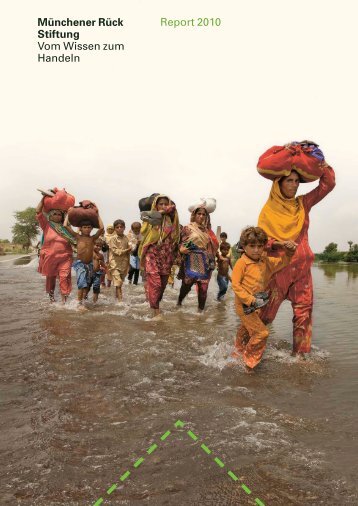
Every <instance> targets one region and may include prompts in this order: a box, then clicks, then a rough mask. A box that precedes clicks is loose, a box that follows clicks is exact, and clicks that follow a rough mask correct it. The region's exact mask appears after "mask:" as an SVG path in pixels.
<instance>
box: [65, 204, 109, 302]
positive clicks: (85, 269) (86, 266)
mask: <svg viewBox="0 0 358 506" xmlns="http://www.w3.org/2000/svg"><path fill="white" fill-rule="evenodd" d="M98 222H99V229H98V230H97V232H96V233H95V234H94V235H91V232H92V230H93V225H92V223H91V222H90V221H87V220H83V221H82V222H81V226H80V227H79V233H78V232H75V231H74V230H73V229H72V227H71V226H70V224H69V221H68V214H67V216H66V218H65V222H64V224H63V225H64V227H66V229H67V230H68V231H69V232H70V234H72V235H73V236H74V237H75V238H76V241H77V259H76V260H75V261H74V262H73V264H72V267H73V268H74V269H75V271H76V278H77V288H78V292H77V300H78V307H79V309H85V307H84V306H83V299H84V298H85V297H86V296H87V294H88V291H89V289H90V287H91V285H92V283H93V272H94V271H93V251H94V244H95V241H96V240H97V239H98V238H99V237H100V236H101V235H102V234H103V232H104V226H103V222H102V220H101V218H100V217H98Z"/></svg>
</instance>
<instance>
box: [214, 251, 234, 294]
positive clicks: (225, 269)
mask: <svg viewBox="0 0 358 506" xmlns="http://www.w3.org/2000/svg"><path fill="white" fill-rule="evenodd" d="M230 248H231V246H230V244H229V243H228V242H222V243H221V244H220V246H219V252H220V256H219V258H218V275H217V279H216V280H217V283H218V285H219V293H218V295H217V300H218V301H222V300H223V298H224V296H225V294H226V292H227V289H228V286H229V281H231V278H230V276H229V269H232V264H231V259H230V256H229V255H230Z"/></svg>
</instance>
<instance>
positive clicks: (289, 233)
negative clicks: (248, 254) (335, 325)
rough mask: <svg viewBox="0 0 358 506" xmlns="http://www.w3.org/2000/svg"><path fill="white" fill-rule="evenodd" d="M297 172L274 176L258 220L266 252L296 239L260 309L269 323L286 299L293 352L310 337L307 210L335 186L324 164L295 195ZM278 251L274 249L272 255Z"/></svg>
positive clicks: (303, 349) (306, 344)
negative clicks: (313, 181)
mask: <svg viewBox="0 0 358 506" xmlns="http://www.w3.org/2000/svg"><path fill="white" fill-rule="evenodd" d="M299 184H300V176H299V174H298V173H297V172H296V171H294V170H293V171H292V172H291V174H289V175H288V176H286V177H281V178H277V179H275V180H274V182H273V184H272V188H271V193H270V196H269V199H268V201H267V202H266V204H265V206H264V207H263V209H262V211H261V213H260V216H259V221H258V226H259V227H261V228H262V229H263V230H264V231H265V232H266V233H267V235H268V237H269V242H268V254H269V255H275V250H276V249H277V248H278V249H281V248H282V246H286V247H287V245H288V243H290V242H294V243H297V249H296V252H295V254H294V256H293V258H292V261H291V263H290V264H289V265H288V266H287V267H284V268H283V269H282V270H281V271H279V272H277V273H276V274H275V275H274V276H273V277H272V279H271V281H270V283H269V285H268V289H269V290H270V292H271V295H270V301H269V303H268V304H267V306H265V307H264V308H262V310H261V319H262V321H263V322H264V323H265V324H268V323H271V322H272V321H273V320H274V319H275V316H276V314H277V311H278V309H279V307H280V305H281V303H282V302H283V301H284V300H286V299H287V300H289V301H290V302H291V304H292V309H293V320H292V321H293V355H295V354H297V353H298V354H300V355H301V356H303V355H304V353H309V352H310V350H311V337H312V306H313V285H312V276H311V265H312V263H313V260H314V254H313V253H312V251H311V248H310V246H309V242H308V228H309V212H310V210H311V208H312V206H314V205H315V204H318V202H320V201H321V200H322V199H323V198H324V197H325V196H326V195H327V194H328V193H329V192H330V191H332V190H333V188H334V186H335V174H334V171H333V169H332V168H331V167H330V166H329V165H327V164H325V166H324V168H323V173H322V176H321V177H320V181H319V185H318V187H317V188H315V189H314V190H312V191H310V192H309V193H306V194H305V195H300V196H299V197H296V193H297V190H298V187H299ZM277 254H279V253H278V252H277V251H276V255H277Z"/></svg>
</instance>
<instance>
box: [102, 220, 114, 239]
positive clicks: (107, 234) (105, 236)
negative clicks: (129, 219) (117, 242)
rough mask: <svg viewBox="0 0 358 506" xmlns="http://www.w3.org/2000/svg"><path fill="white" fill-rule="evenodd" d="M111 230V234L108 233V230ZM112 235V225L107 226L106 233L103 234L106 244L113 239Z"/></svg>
mask: <svg viewBox="0 0 358 506" xmlns="http://www.w3.org/2000/svg"><path fill="white" fill-rule="evenodd" d="M109 228H110V229H113V232H108V229H109ZM113 234H114V227H113V225H112V224H110V225H107V227H106V233H105V234H104V240H105V241H106V243H108V241H109V240H110V238H111V237H113Z"/></svg>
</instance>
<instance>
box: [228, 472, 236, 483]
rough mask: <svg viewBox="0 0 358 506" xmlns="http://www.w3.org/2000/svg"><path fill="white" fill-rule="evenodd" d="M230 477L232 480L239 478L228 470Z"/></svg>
mask: <svg viewBox="0 0 358 506" xmlns="http://www.w3.org/2000/svg"><path fill="white" fill-rule="evenodd" d="M227 474H228V475H229V476H230V478H232V479H233V480H234V481H237V480H238V479H239V478H238V477H237V476H236V474H234V473H233V472H232V471H228V473H227Z"/></svg>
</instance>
